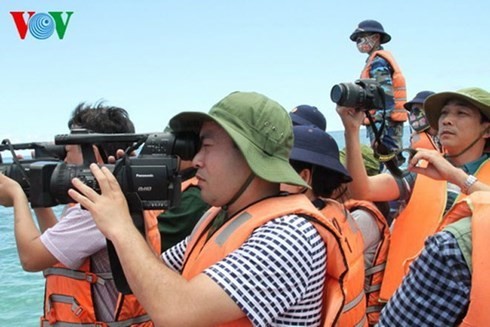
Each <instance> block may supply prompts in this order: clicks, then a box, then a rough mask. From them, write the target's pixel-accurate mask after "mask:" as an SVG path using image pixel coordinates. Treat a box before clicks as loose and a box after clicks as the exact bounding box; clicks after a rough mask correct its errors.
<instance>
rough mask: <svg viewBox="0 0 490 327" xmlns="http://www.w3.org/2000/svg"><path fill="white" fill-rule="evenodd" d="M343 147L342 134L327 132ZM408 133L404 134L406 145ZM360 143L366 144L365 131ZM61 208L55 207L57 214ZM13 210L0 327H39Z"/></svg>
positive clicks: (0, 255)
mask: <svg viewBox="0 0 490 327" xmlns="http://www.w3.org/2000/svg"><path fill="white" fill-rule="evenodd" d="M329 133H330V134H331V135H332V136H333V137H334V139H335V140H336V141H337V143H338V145H339V149H342V148H343V147H344V135H343V133H344V132H343V131H336V132H329ZM408 139H409V131H408V128H407V129H406V130H405V131H404V144H405V146H407V145H408ZM361 142H362V143H366V144H367V143H368V140H367V138H366V136H365V132H364V129H363V130H362V133H361ZM60 211H61V206H59V207H56V208H55V212H57V213H59V212H60ZM13 222H14V217H13V209H12V208H4V207H1V206H0V327H3V326H19V327H24V326H26V327H29V326H39V317H40V316H41V315H42V312H43V296H44V277H43V275H42V273H41V272H37V273H29V272H25V271H24V270H23V269H22V267H21V265H20V262H19V257H18V255H17V247H16V244H15V237H14V226H13Z"/></svg>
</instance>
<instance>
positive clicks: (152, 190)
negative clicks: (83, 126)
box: [30, 131, 199, 210]
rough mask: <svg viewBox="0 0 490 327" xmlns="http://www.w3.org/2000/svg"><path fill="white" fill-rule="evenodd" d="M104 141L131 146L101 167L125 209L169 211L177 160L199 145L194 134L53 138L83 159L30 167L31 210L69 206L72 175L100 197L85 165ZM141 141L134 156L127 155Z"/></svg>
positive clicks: (175, 193) (176, 189)
mask: <svg viewBox="0 0 490 327" xmlns="http://www.w3.org/2000/svg"><path fill="white" fill-rule="evenodd" d="M107 143H133V145H132V146H130V147H129V148H127V149H126V151H125V155H124V157H122V158H120V159H118V160H117V161H116V162H115V164H106V165H105V166H106V167H107V168H108V169H109V170H110V171H112V173H113V174H114V176H115V177H116V179H117V181H118V183H119V185H120V186H121V189H122V191H123V193H124V194H125V196H126V199H127V201H128V205H129V207H130V209H131V208H133V209H134V210H154V209H168V208H171V207H174V206H177V205H178V204H179V203H180V193H181V192H180V186H181V182H182V180H181V175H180V174H179V165H180V159H182V160H191V159H192V158H193V157H194V155H195V153H196V152H197V150H198V147H199V138H198V135H197V134H195V133H190V132H189V133H151V134H98V133H89V132H88V131H86V132H85V133H83V132H80V131H79V132H77V133H73V134H63V135H57V136H55V144H56V145H67V144H78V145H80V146H81V148H82V152H83V158H84V163H83V164H82V165H74V164H67V163H65V162H61V163H60V162H42V161H41V162H35V163H33V164H31V167H30V178H31V179H32V183H31V185H32V186H31V188H32V189H31V198H30V202H31V206H32V207H33V208H35V207H51V206H54V205H58V204H65V203H69V202H73V200H72V199H71V198H70V197H69V196H68V194H67V192H68V189H70V188H71V187H72V183H71V180H72V178H74V177H77V178H79V179H80V180H81V181H82V182H84V183H85V184H86V185H88V186H89V187H91V188H92V189H93V190H95V191H96V192H99V193H100V188H99V186H98V183H97V180H96V179H95V177H94V176H93V175H92V173H91V171H90V168H89V166H90V164H91V163H93V162H96V161H95V156H94V152H93V146H94V145H95V146H98V147H99V149H100V146H101V144H107ZM143 143H144V145H143V147H142V148H141V151H140V152H139V154H138V155H137V156H130V154H131V153H132V152H133V151H135V150H137V149H138V148H139V147H140V146H141V145H142V144H143ZM99 152H100V153H102V152H103V151H102V150H101V151H99Z"/></svg>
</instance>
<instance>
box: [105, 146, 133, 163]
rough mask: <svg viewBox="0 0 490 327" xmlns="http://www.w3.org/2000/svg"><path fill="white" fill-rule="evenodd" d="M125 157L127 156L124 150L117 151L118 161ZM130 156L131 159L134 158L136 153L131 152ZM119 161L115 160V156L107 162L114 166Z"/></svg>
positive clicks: (110, 157)
mask: <svg viewBox="0 0 490 327" xmlns="http://www.w3.org/2000/svg"><path fill="white" fill-rule="evenodd" d="M124 155H125V152H124V150H123V149H119V150H117V151H116V157H117V159H121V158H122V157H124ZM130 156H131V157H134V156H136V153H135V152H134V151H133V152H131V154H130ZM117 159H116V158H114V156H109V158H107V161H108V163H110V164H114V163H116V160H117Z"/></svg>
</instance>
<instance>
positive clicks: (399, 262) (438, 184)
mask: <svg viewBox="0 0 490 327" xmlns="http://www.w3.org/2000/svg"><path fill="white" fill-rule="evenodd" d="M475 175H476V176H477V177H478V179H479V180H480V181H482V182H483V183H486V184H490V160H486V161H485V162H484V163H483V164H482V165H481V166H480V168H479V169H478V171H477V172H476V174H475ZM465 196H466V195H465V194H463V193H461V194H460V195H459V197H458V200H459V199H462V198H464V197H465ZM446 200H447V182H446V181H438V180H434V179H432V178H429V177H427V176H424V175H422V174H418V175H417V178H416V180H415V185H414V188H413V192H412V196H411V198H410V201H409V202H408V204H407V206H406V207H405V209H403V211H402V212H401V213H400V215H399V216H398V217H397V218H396V220H395V221H394V223H393V226H392V233H391V243H390V249H389V252H388V260H387V263H386V270H385V275H384V278H383V284H382V285H381V292H380V299H381V300H382V301H388V299H389V298H390V297H391V296H392V295H393V293H394V292H395V290H396V289H397V288H398V286H400V284H401V281H402V279H403V277H404V276H405V274H406V273H407V272H408V266H409V265H410V263H411V262H412V261H413V260H414V259H415V258H416V257H417V256H418V254H419V253H420V251H421V250H422V249H423V247H424V242H425V239H426V238H427V237H428V236H430V235H432V234H434V233H435V232H436V231H437V230H438V228H439V227H440V225H441V223H442V221H443V214H444V208H445V206H446Z"/></svg>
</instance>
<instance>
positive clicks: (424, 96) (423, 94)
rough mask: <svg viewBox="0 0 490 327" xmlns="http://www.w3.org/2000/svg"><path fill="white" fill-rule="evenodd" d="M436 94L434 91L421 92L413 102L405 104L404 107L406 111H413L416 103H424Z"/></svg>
mask: <svg viewBox="0 0 490 327" xmlns="http://www.w3.org/2000/svg"><path fill="white" fill-rule="evenodd" d="M433 94H435V92H432V91H420V92H419V93H417V94H416V95H415V97H414V98H413V99H412V100H411V101H408V102H405V104H404V105H403V107H404V108H405V109H407V110H408V111H410V110H412V106H413V105H414V104H416V103H421V104H422V103H424V101H425V99H427V97H429V96H431V95H433Z"/></svg>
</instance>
